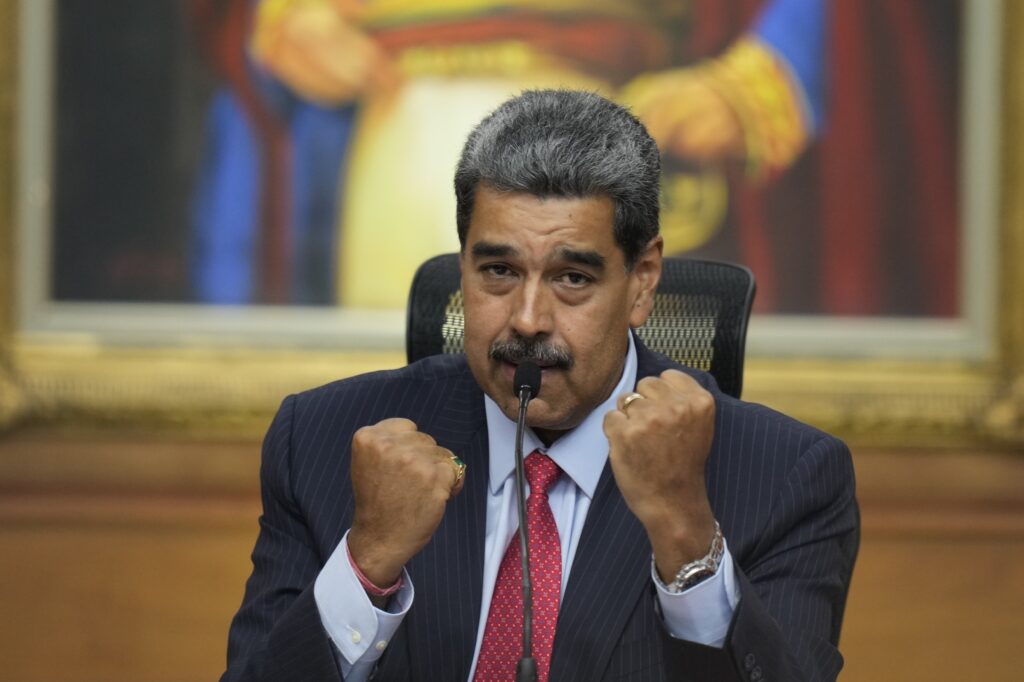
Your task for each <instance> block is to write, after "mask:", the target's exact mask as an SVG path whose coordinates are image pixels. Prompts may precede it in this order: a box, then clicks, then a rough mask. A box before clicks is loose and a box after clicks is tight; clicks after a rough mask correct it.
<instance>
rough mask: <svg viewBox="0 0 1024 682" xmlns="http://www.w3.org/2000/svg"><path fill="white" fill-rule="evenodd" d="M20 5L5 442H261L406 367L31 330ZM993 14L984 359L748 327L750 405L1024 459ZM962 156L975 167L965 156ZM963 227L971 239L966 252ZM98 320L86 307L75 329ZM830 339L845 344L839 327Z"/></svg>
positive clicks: (294, 347) (345, 319)
mask: <svg viewBox="0 0 1024 682" xmlns="http://www.w3.org/2000/svg"><path fill="white" fill-rule="evenodd" d="M26 1H27V0H23V2H22V3H19V2H17V0H0V428H6V429H10V428H16V427H17V426H18V425H20V424H27V423H46V424H52V425H53V426H55V427H61V426H68V425H75V426H87V427H101V428H102V427H108V426H110V427H113V426H116V427H118V428H128V429H135V430H143V431H153V430H159V431H173V432H176V433H188V434H193V435H203V436H210V435H218V434H238V433H242V434H246V435H251V434H255V433H258V432H260V431H262V429H263V428H265V426H266V423H267V420H268V419H269V416H270V415H271V413H272V412H273V410H274V409H275V408H276V405H277V403H278V402H279V400H280V399H281V398H282V397H283V396H284V395H286V394H287V393H289V392H293V391H296V390H301V389H303V388H307V387H310V386H313V385H316V384H320V383H324V382H327V381H330V380H333V379H337V378H341V377H345V376H350V375H352V374H356V373H360V372H364V371H370V370H375V369H382V368H388V367H396V366H399V365H401V364H403V363H404V354H403V352H402V349H401V347H400V325H401V319H400V316H395V315H392V314H381V315H376V314H375V313H373V312H369V313H365V314H355V313H351V312H350V311H349V312H346V311H341V312H340V313H338V314H336V315H335V314H331V319H330V320H329V321H328V323H326V325H324V324H320V325H319V326H316V330H317V331H315V332H311V333H312V334H313V336H316V340H315V341H314V342H313V343H312V344H310V343H294V344H289V343H276V344H274V345H261V344H260V340H259V338H257V337H258V335H259V334H260V333H262V332H261V331H260V330H261V329H265V327H260V326H259V325H256V326H255V327H254V326H252V325H251V321H250V320H249V319H247V318H245V317H244V316H239V318H238V325H237V326H236V327H234V331H233V332H232V334H231V335H230V336H228V335H225V334H220V335H219V336H218V335H217V334H197V335H196V336H195V338H193V339H192V340H190V341H189V342H188V343H185V344H180V343H179V344H177V345H175V346H174V347H167V346H161V345H159V344H154V343H153V342H152V341H151V340H147V341H146V342H144V343H140V342H138V340H135V339H133V337H132V336H131V335H130V334H125V335H122V336H120V337H119V336H118V335H117V334H116V325H115V326H114V327H112V329H114V332H112V333H111V334H106V335H100V336H97V335H95V334H92V333H86V332H83V331H81V330H76V329H75V327H74V324H73V318H64V323H63V324H62V325H60V326H58V327H54V328H51V329H45V328H39V327H36V328H33V329H28V328H26V327H25V325H24V323H23V320H24V319H25V316H24V312H25V311H24V310H19V307H21V308H24V303H23V296H22V294H21V289H22V283H23V282H24V281H25V279H24V275H25V271H26V269H27V268H32V267H34V265H33V263H32V262H27V261H26V260H24V259H22V258H21V257H19V256H18V255H17V254H20V253H23V250H22V248H21V247H22V246H24V244H23V240H24V239H25V237H26V234H25V230H26V224H25V219H24V213H23V211H22V209H21V207H22V206H23V205H24V204H25V202H32V201H37V200H38V201H43V200H45V188H44V187H37V186H33V185H32V184H31V183H29V182H27V181H26V179H25V178H24V177H23V176H22V175H20V171H19V169H21V168H24V162H25V159H24V158H23V155H24V152H23V151H22V150H24V149H25V148H26V147H25V145H24V144H23V142H24V140H25V135H27V134H28V131H27V130H26V129H25V126H24V125H23V124H19V111H20V110H19V106H20V105H21V104H22V102H19V97H20V96H21V95H19V93H23V92H24V88H23V87H22V86H24V85H25V84H24V83H23V82H20V80H19V73H23V71H22V69H21V67H22V66H24V64H23V63H22V62H23V60H24V59H25V57H24V54H25V52H24V51H23V50H21V49H20V48H19V41H20V40H23V39H24V31H19V29H18V27H19V22H21V21H22V19H23V18H24V17H23V16H22V15H23V13H22V12H19V8H23V7H24V5H25V4H26ZM997 14H998V13H997ZM1001 14H1002V17H1001V18H1002V21H1001V23H1000V21H998V20H997V21H995V22H994V23H992V24H990V25H988V26H980V27H978V26H975V28H974V30H975V32H976V35H974V36H973V38H974V39H975V40H977V39H978V37H979V35H981V37H983V38H984V32H985V31H992V32H993V34H992V35H990V36H988V37H989V38H990V39H991V40H993V41H995V43H996V44H997V45H1001V47H1000V48H999V50H998V52H999V55H1001V58H999V57H998V56H997V58H996V59H995V61H996V62H998V64H989V65H987V67H986V69H987V70H985V71H982V72H980V73H981V74H984V73H988V74H990V75H991V77H992V78H996V79H997V80H995V81H994V86H993V87H994V88H995V91H997V92H998V93H999V95H1000V96H999V97H997V98H996V102H995V103H992V102H990V104H991V105H992V106H993V107H994V110H993V111H994V116H993V118H994V119H997V120H996V122H995V130H997V131H999V134H998V135H997V136H996V139H997V140H998V145H997V146H998V147H999V149H1000V154H1001V158H1000V161H999V163H998V164H996V165H995V168H994V172H992V176H993V177H994V180H993V182H994V183H995V185H996V186H995V187H992V188H990V189H991V193H992V196H997V197H998V198H997V199H995V200H993V201H990V202H989V204H990V205H989V206H988V207H987V208H985V207H982V209H981V210H982V211H984V210H990V211H992V212H993V221H994V223H995V224H996V226H997V227H996V230H995V231H996V235H995V239H994V244H995V248H994V249H992V250H991V251H992V253H990V255H989V257H988V261H987V262H985V263H984V264H983V267H984V269H986V270H987V271H988V272H990V273H994V280H995V282H996V285H995V287H994V291H990V292H989V293H988V298H987V300H986V301H984V302H983V303H984V305H987V306H989V307H990V308H991V310H992V313H993V314H992V315H991V316H990V317H991V319H988V318H986V317H985V316H982V317H981V318H979V320H980V321H977V324H979V325H982V326H986V327H987V328H985V329H975V330H974V331H975V332H979V333H981V335H982V336H983V337H985V338H987V339H989V340H990V343H988V344H987V347H985V348H982V349H980V350H978V349H975V350H974V351H971V352H968V351H964V352H963V353H960V354H958V353H955V352H952V353H951V352H949V351H948V350H947V351H945V352H941V353H935V352H931V350H930V349H929V348H928V347H927V345H928V344H927V340H926V339H925V341H924V342H922V341H921V337H912V339H911V341H909V342H903V343H902V344H901V343H896V344H894V345H893V347H892V348H893V349H892V350H891V351H890V352H888V353H883V354H879V353H874V354H873V357H871V358H870V359H865V358H864V357H854V355H855V354H850V353H846V354H845V355H844V354H843V353H830V354H827V355H826V354H821V355H820V357H815V355H816V354H817V352H816V346H815V341H814V339H813V334H812V335H811V337H812V338H811V339H810V340H807V341H806V342H805V343H803V344H801V345H800V346H799V347H797V348H795V349H794V350H793V352H789V353H786V352H783V353H780V352H779V349H780V347H781V346H780V345H779V342H777V341H775V342H773V341H772V333H773V332H772V330H773V329H774V328H775V326H777V321H773V320H763V321H757V320H755V322H754V325H753V327H752V332H751V353H750V357H749V358H748V362H747V374H746V380H745V386H746V392H745V395H744V397H745V398H746V399H749V400H754V401H758V402H763V403H766V404H768V405H770V406H772V407H775V408H777V409H780V410H782V411H784V412H787V413H789V414H792V415H794V416H796V417H798V418H801V419H804V420H806V421H809V422H811V423H813V424H816V425H818V426H820V427H822V428H824V429H826V430H829V431H832V432H834V433H837V434H839V435H841V436H844V437H846V438H848V439H850V440H851V441H853V442H855V443H872V444H875V443H885V444H900V445H925V444H927V445H944V444H947V445H958V446H995V447H1003V448H1014V449H1021V448H1024V351H1022V348H1024V274H1021V268H1020V266H1019V264H1020V263H1021V262H1022V261H1024V198H1022V197H1021V196H1020V193H1019V191H1018V188H1019V187H1021V186H1022V184H1024V134H1022V121H1024V46H1022V45H1021V43H1020V41H1019V40H1015V35H1016V34H1017V33H1018V32H1019V31H1020V30H1021V29H1024V7H1022V6H1021V5H1020V3H1005V6H1004V7H1003V8H1002V12H1001ZM998 18H999V17H998V16H997V19H998ZM1000 30H1001V31H1002V37H1003V38H1005V39H1004V40H1002V41H1000V40H997V38H998V37H999V35H998V34H999V31H1000ZM967 87H968V88H970V87H971V85H970V84H968V86H967ZM965 148H966V149H967V151H968V152H970V141H968V144H967V145H966V147H965ZM968 167H969V166H968ZM976 180H977V179H976ZM983 180H984V179H982V181H983ZM974 227H975V226H971V225H969V226H968V229H967V230H966V232H967V233H968V239H970V232H971V230H973V229H974ZM150 308H152V307H149V306H136V307H135V308H131V307H128V308H126V307H121V308H119V309H118V310H117V311H116V314H114V315H113V316H114V317H117V316H121V317H131V315H133V314H134V312H138V314H140V315H141V314H146V315H151V314H152V313H153V312H154V311H153V310H151V309H150ZM44 312H45V311H44ZM107 312H110V309H104V308H103V307H96V308H93V309H91V310H84V311H83V314H89V315H93V316H94V317H95V316H102V315H104V314H106V313H107ZM218 314H221V315H228V316H230V315H232V314H233V313H231V312H230V311H220V312H219V313H218ZM161 315H162V317H161ZM197 315H199V313H196V311H195V310H194V309H190V308H173V307H170V308H165V309H164V310H163V312H162V313H160V314H158V315H157V316H156V317H150V318H147V319H152V320H157V322H154V324H166V325H167V326H168V328H173V327H174V326H175V325H178V324H186V323H187V324H199V326H201V322H202V321H201V320H198V319H197ZM69 319H71V321H70V322H69V321H68V320H69ZM273 320H274V322H273V324H276V325H278V326H280V327H281V328H282V329H283V330H284V331H290V332H291V333H292V335H293V336H302V334H303V329H305V328H306V326H305V325H306V323H307V314H306V312H303V311H301V310H300V311H294V312H289V313H285V314H284V315H279V316H277V317H274V318H273ZM783 322H785V321H783ZM791 322H793V324H797V325H799V324H800V323H799V322H796V321H791ZM829 324H830V322H829V318H825V319H822V320H817V321H816V322H815V326H817V327H819V328H820V327H827V326H828V325H829ZM773 325H775V326H773ZM311 328H312V327H311ZM353 329H371V330H376V331H371V332H366V333H363V332H353V331H352V330H353ZM836 330H838V332H837V331H836ZM831 333H832V334H833V335H835V334H836V333H839V334H842V333H843V327H842V325H841V324H837V325H835V326H834V327H833V328H832V332H831ZM858 333H862V332H858ZM335 334H336V336H335ZM317 335H319V336H317ZM232 337H233V338H232ZM285 338H287V337H285ZM307 341H308V339H307Z"/></svg>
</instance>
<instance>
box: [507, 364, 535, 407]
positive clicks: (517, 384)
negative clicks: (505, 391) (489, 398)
mask: <svg viewBox="0 0 1024 682" xmlns="http://www.w3.org/2000/svg"><path fill="white" fill-rule="evenodd" d="M523 389H526V391H527V396H526V397H528V398H533V397H534V396H535V395H537V394H538V393H540V367H538V366H537V365H535V364H534V363H532V362H529V361H527V362H524V363H523V364H521V365H519V366H518V367H516V373H515V376H514V377H512V394H513V395H515V396H516V397H518V396H519V395H520V393H522V391H523Z"/></svg>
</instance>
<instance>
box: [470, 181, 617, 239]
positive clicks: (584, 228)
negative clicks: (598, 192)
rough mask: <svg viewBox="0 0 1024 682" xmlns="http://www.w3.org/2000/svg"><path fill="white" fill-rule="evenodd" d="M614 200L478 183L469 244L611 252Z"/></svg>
mask: <svg viewBox="0 0 1024 682" xmlns="http://www.w3.org/2000/svg"><path fill="white" fill-rule="evenodd" d="M614 225H615V204H614V202H613V201H612V200H611V199H610V198H609V197H607V196H592V197H538V196H536V195H533V194H530V193H527V192H501V191H499V190H496V189H493V188H491V187H487V186H482V187H480V188H478V190H477V193H476V197H475V200H474V205H473V215H472V216H471V218H470V222H469V230H468V232H467V234H466V245H467V247H470V246H471V245H472V244H475V243H477V242H487V243H490V244H503V245H509V246H512V247H514V248H515V249H516V250H525V251H544V252H550V251H552V250H553V249H555V248H556V247H569V248H574V249H588V250H594V251H598V252H600V253H602V254H606V255H609V256H610V255H611V252H612V251H618V248H617V245H616V243H615V234H614Z"/></svg>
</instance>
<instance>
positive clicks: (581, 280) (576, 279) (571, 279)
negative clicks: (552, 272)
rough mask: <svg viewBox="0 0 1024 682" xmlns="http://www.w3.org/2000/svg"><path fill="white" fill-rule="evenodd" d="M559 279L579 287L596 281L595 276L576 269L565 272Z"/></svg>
mask: <svg viewBox="0 0 1024 682" xmlns="http://www.w3.org/2000/svg"><path fill="white" fill-rule="evenodd" d="M558 279H559V281H560V282H562V283H563V284H566V285H568V286H570V287H574V288H579V287H584V286H586V285H588V284H590V283H591V282H593V281H594V278H593V277H591V276H590V275H587V274H584V273H582V272H578V271H576V270H570V271H569V272H563V273H562V274H561V275H559V276H558Z"/></svg>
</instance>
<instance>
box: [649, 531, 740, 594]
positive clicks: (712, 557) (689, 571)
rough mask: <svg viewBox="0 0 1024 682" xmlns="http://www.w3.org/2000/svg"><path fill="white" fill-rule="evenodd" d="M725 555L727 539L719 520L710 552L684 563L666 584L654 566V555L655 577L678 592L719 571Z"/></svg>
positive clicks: (666, 589)
mask: <svg viewBox="0 0 1024 682" xmlns="http://www.w3.org/2000/svg"><path fill="white" fill-rule="evenodd" d="M724 555H725V540H724V538H723V537H722V528H721V526H719V525H718V521H715V536H714V537H713V538H711V547H710V548H708V553H707V554H706V555H705V556H704V557H703V558H700V559H697V560H696V561H691V562H690V563H688V564H684V565H683V567H682V568H680V569H679V571H678V572H677V573H676V577H675V580H673V581H672V582H671V583H669V584H667V585H666V584H665V583H663V582H661V578H660V577H659V576H658V570H657V568H654V567H653V563H654V557H653V556H652V557H651V563H652V570H653V573H654V579H655V580H656V581H658V584H659V585H661V587H663V588H664V589H665V591H667V592H669V593H671V594H678V593H680V592H682V591H683V590H685V589H687V588H690V587H693V586H694V585H696V584H697V583H699V582H701V581H702V580H706V579H707V578H710V577H711V576H713V575H714V574H715V573H717V572H718V567H719V565H720V564H721V563H722V557H723V556H724Z"/></svg>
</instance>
